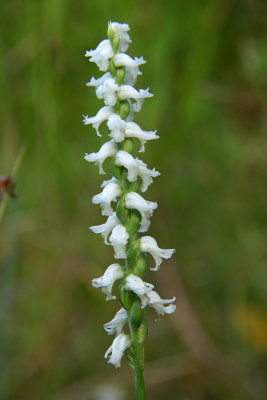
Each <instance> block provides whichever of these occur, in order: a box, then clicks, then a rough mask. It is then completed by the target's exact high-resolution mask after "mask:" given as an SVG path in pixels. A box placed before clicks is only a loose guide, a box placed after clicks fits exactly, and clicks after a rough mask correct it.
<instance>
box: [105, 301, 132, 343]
mask: <svg viewBox="0 0 267 400" xmlns="http://www.w3.org/2000/svg"><path fill="white" fill-rule="evenodd" d="M127 321H128V315H127V311H126V310H125V309H124V308H121V309H120V310H119V311H118V312H117V314H116V315H115V317H114V318H113V319H112V320H111V321H110V322H107V323H106V324H105V325H104V329H105V331H106V332H107V334H108V335H116V336H118V335H119V334H120V333H121V332H122V330H123V327H124V325H125V324H126V322H127Z"/></svg>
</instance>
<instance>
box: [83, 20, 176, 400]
mask: <svg viewBox="0 0 267 400" xmlns="http://www.w3.org/2000/svg"><path fill="white" fill-rule="evenodd" d="M128 31H129V26H128V25H127V24H119V23H117V22H112V23H109V26H108V39H105V40H103V41H102V42H100V44H99V45H98V46H97V48H96V49H95V50H90V51H86V53H85V56H86V57H89V61H92V62H95V63H96V64H97V66H98V67H99V69H100V70H101V71H104V72H105V73H104V75H103V76H101V77H100V78H98V79H95V78H94V77H93V78H92V79H91V80H90V82H88V84H87V85H88V86H93V87H95V90H96V95H97V97H98V98H99V99H103V100H104V104H105V105H104V107H102V108H101V109H100V110H99V111H98V113H97V114H96V116H94V117H87V116H86V117H84V124H86V125H87V124H91V125H92V126H93V128H95V130H96V132H97V135H99V136H101V134H100V132H99V128H100V125H101V124H102V123H103V122H104V121H106V124H107V126H108V128H109V137H110V138H111V140H109V141H108V142H106V143H105V144H104V145H103V146H102V147H101V148H100V150H99V151H98V152H96V153H91V154H86V155H85V159H86V160H87V161H89V162H94V163H95V164H96V165H97V166H98V167H99V173H100V174H105V171H104V169H103V164H104V163H105V160H106V159H107V158H110V171H111V174H112V178H111V179H110V180H108V181H104V182H103V184H102V188H103V190H102V192H101V193H99V194H97V195H95V196H93V199H92V202H93V203H94V204H99V205H100V207H101V209H102V215H104V216H107V217H108V218H107V220H106V222H105V223H104V224H102V225H99V226H92V227H91V230H92V231H93V232H95V233H100V234H101V235H102V236H103V238H104V242H105V243H106V244H108V245H111V246H113V248H114V257H115V259H116V260H118V262H116V263H115V264H111V265H110V266H109V267H108V268H107V270H106V272H105V273H104V275H103V276H102V277H100V278H97V279H93V281H92V284H93V286H95V287H101V288H102V292H103V293H104V294H106V300H112V299H115V298H116V297H115V296H114V295H112V293H111V292H112V287H113V284H114V282H115V281H117V280H120V284H119V287H118V300H119V302H120V305H121V309H120V310H119V311H118V312H117V314H116V315H115V317H114V318H113V319H112V320H111V321H110V322H108V323H106V324H105V325H104V329H105V330H106V331H107V333H108V334H109V335H113V334H114V335H115V336H116V337H115V339H114V341H113V344H112V345H111V347H110V348H109V349H108V351H107V352H106V354H105V357H108V356H109V355H110V358H109V361H108V362H109V363H111V364H113V365H114V366H115V367H116V368H118V367H120V361H121V358H122V356H123V354H125V355H126V358H127V361H128V363H129V365H130V366H131V367H132V369H133V370H134V373H135V382H136V398H137V399H138V400H143V399H145V385H144V377H143V369H144V342H145V339H146V336H147V324H146V320H145V318H144V314H145V310H146V308H147V307H148V306H150V307H152V308H154V309H155V311H156V312H157V313H158V315H159V316H160V317H162V316H163V315H164V314H170V313H172V312H174V310H175V305H174V304H172V303H173V302H174V301H175V297H174V298H173V299H170V300H163V299H161V298H160V296H159V295H158V293H157V292H155V291H154V290H153V289H154V286H153V285H152V284H150V283H147V282H144V281H143V279H142V278H143V276H144V274H145V272H146V270H147V268H148V266H147V256H146V254H147V253H150V254H151V255H152V257H153V258H154V260H155V267H153V268H152V267H150V269H151V270H154V271H156V270H158V268H159V266H160V264H161V262H162V258H165V259H167V258H170V257H171V255H172V254H173V253H174V251H175V250H174V249H167V250H165V249H161V248H159V247H158V245H157V242H156V240H155V239H154V238H152V237H151V236H140V235H141V234H142V233H144V232H147V230H148V228H149V226H150V217H151V216H152V214H153V211H154V210H155V209H156V208H157V203H156V202H152V201H148V200H146V199H144V198H143V197H142V196H141V194H140V193H139V192H140V191H141V192H146V190H147V189H148V186H149V185H150V184H151V183H152V182H153V178H155V177H157V176H158V175H160V174H159V172H158V171H155V169H149V168H148V167H147V165H146V164H145V163H144V162H143V161H141V160H139V159H138V158H137V157H134V155H133V149H134V141H135V140H138V141H139V142H140V150H139V152H144V150H145V148H144V146H145V143H146V142H147V141H149V140H155V139H157V138H158V137H159V136H158V135H156V131H150V132H146V131H143V130H142V129H141V128H140V127H139V126H138V125H137V124H136V123H134V122H133V118H134V112H139V111H140V110H141V107H142V104H143V101H144V99H145V98H149V97H152V96H153V95H152V94H151V93H149V89H145V90H143V89H140V90H136V89H135V88H134V87H133V85H134V83H135V81H136V79H137V76H138V75H140V74H141V72H140V70H139V66H140V65H142V64H144V63H145V61H144V59H143V58H142V57H141V58H134V59H133V58H131V57H130V56H128V55H127V54H125V51H126V50H127V48H128V46H129V44H130V43H131V39H130V37H129V34H128ZM139 178H140V181H141V186H140V182H139V180H138V179H139ZM114 202H116V203H117V206H116V210H114V205H113V204H114ZM164 304H168V306H164ZM127 324H128V329H129V333H127V332H125V331H124V329H125V326H126V325H127Z"/></svg>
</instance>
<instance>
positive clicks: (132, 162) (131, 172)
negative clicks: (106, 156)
mask: <svg viewBox="0 0 267 400" xmlns="http://www.w3.org/2000/svg"><path fill="white" fill-rule="evenodd" d="M115 164H116V165H118V166H120V167H124V168H126V169H128V174H127V179H128V181H129V182H134V181H136V179H137V176H138V171H139V170H138V163H137V161H136V159H134V158H133V156H132V155H131V154H129V153H127V151H124V150H120V151H118V153H117V154H116V160H115Z"/></svg>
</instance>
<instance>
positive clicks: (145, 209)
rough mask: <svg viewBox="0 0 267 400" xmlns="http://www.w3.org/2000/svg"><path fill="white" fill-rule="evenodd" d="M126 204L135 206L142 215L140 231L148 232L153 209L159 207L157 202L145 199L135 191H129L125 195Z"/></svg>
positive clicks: (131, 206) (129, 206)
mask: <svg viewBox="0 0 267 400" xmlns="http://www.w3.org/2000/svg"><path fill="white" fill-rule="evenodd" d="M125 205H126V207H127V208H135V209H136V210H138V211H139V212H140V214H141V216H142V220H141V224H140V228H139V232H146V231H147V230H148V228H149V225H150V221H149V218H150V217H151V216H152V214H153V211H154V210H155V209H156V208H157V207H158V205H157V203H156V202H153V201H147V200H145V199H144V198H143V197H142V196H140V194H138V193H135V192H130V193H127V195H126V196H125Z"/></svg>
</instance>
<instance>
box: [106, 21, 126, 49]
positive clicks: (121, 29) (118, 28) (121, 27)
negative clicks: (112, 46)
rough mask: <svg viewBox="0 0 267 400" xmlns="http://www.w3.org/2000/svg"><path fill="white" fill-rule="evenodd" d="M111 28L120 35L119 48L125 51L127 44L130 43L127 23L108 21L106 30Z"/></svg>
mask: <svg viewBox="0 0 267 400" xmlns="http://www.w3.org/2000/svg"><path fill="white" fill-rule="evenodd" d="M110 29H112V30H113V32H114V33H117V34H118V35H119V37H120V49H121V51H126V50H127V49H128V47H129V44H130V43H132V41H131V39H130V36H129V34H128V31H129V30H130V27H129V25H128V24H120V23H118V22H109V24H108V31H109V30H110Z"/></svg>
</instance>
